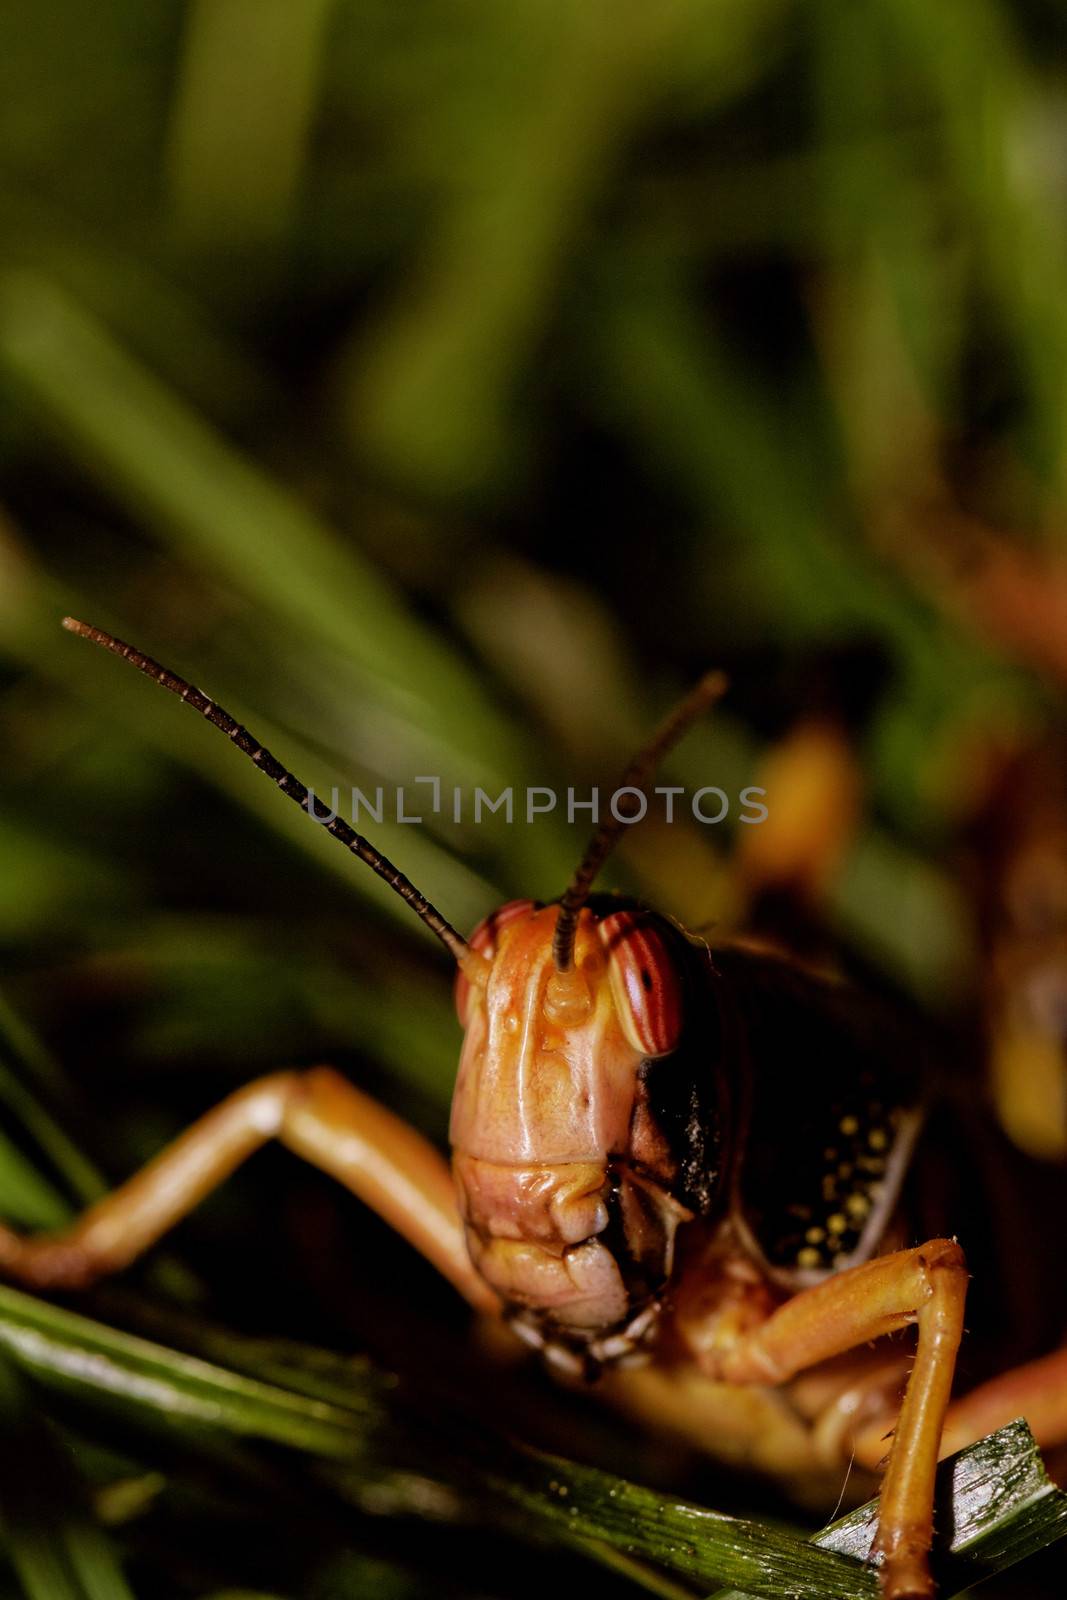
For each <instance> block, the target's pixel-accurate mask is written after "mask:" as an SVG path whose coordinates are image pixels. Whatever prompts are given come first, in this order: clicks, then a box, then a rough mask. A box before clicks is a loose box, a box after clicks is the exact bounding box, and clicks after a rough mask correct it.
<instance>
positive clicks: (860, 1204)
mask: <svg viewBox="0 0 1067 1600" xmlns="http://www.w3.org/2000/svg"><path fill="white" fill-rule="evenodd" d="M870 1209H871V1202H870V1201H869V1200H868V1199H867V1196H866V1195H865V1194H850V1195H849V1197H848V1199H847V1200H846V1201H845V1210H846V1211H847V1212H848V1214H849V1216H850V1217H858V1218H862V1217H865V1216H867V1214H868V1212H869V1211H870Z"/></svg>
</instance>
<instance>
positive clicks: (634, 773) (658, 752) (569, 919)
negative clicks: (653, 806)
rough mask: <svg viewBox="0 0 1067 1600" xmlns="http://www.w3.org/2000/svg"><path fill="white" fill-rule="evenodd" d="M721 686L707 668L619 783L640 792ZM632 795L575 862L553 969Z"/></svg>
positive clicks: (563, 957)
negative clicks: (576, 862)
mask: <svg viewBox="0 0 1067 1600" xmlns="http://www.w3.org/2000/svg"><path fill="white" fill-rule="evenodd" d="M725 691H726V675H725V673H722V672H709V673H706V674H705V676H704V677H703V678H701V680H700V682H699V683H698V684H696V685H695V687H694V688H692V689H691V690H690V691H689V693H688V694H687V695H686V697H685V699H684V700H682V701H680V702H679V704H678V705H677V706H675V708H674V710H673V711H672V712H671V713H670V715H669V716H668V717H667V718H666V719H665V720H664V721H663V722H662V723H661V724H660V726H659V727H658V728H657V729H656V731H655V733H654V734H653V735H652V737H651V739H650V740H649V741H648V743H647V744H646V745H645V746H644V748H643V749H641V750H639V751H638V753H637V755H636V756H634V758H633V760H632V761H631V762H630V765H629V766H628V767H627V768H626V771H625V772H624V773H623V775H622V777H621V779H620V780H619V785H618V787H619V788H620V789H636V790H638V791H639V792H640V793H643V792H644V790H645V786H646V784H647V783H648V781H649V779H650V778H651V777H652V775H653V773H654V772H655V770H656V768H657V767H658V766H659V763H660V762H661V761H662V759H663V757H664V756H665V755H666V754H667V751H668V750H670V749H671V748H672V746H674V745H676V744H677V743H678V740H679V739H680V738H681V737H682V734H683V733H685V731H686V729H687V728H689V727H690V725H691V724H692V723H693V722H695V721H696V719H697V717H699V716H700V714H701V712H702V711H706V710H707V708H708V706H710V705H713V704H714V702H715V701H716V700H718V699H719V698H720V697H721V696H722V695H723V694H724V693H725ZM637 804H638V801H637V796H636V795H628V796H624V798H623V800H620V801H619V803H618V804H617V805H616V807H615V809H614V811H612V812H611V813H610V814H609V815H608V816H607V817H605V819H604V821H603V822H602V823H601V824H600V826H599V827H598V828H597V830H596V832H595V833H594V834H593V837H592V838H591V839H590V841H589V844H588V846H587V848H586V852H585V855H584V856H583V857H582V859H581V861H580V862H579V864H578V868H577V871H576V872H575V874H574V877H573V878H572V879H571V881H570V883H569V884H568V886H567V890H566V893H565V894H564V895H563V897H562V899H561V900H560V903H559V916H558V917H557V918H556V931H555V934H554V935H553V938H552V958H553V960H554V961H555V964H556V970H557V972H566V971H567V969H568V968H569V966H570V964H571V960H572V958H573V956H574V936H575V933H576V932H577V929H578V913H579V912H580V911H581V909H582V907H583V906H584V905H585V902H586V900H587V899H588V898H589V891H590V889H591V888H592V887H593V880H594V879H595V877H596V875H597V873H598V872H599V871H600V869H601V867H602V866H603V865H604V862H605V861H606V860H607V858H608V856H609V855H610V854H611V852H612V850H613V849H614V848H615V842H616V840H617V839H618V837H619V834H620V833H621V832H622V830H623V828H625V827H626V826H627V819H628V817H630V816H631V815H632V814H633V813H634V812H635V811H636V809H637Z"/></svg>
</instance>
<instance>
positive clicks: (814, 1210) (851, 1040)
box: [715, 950, 922, 1286]
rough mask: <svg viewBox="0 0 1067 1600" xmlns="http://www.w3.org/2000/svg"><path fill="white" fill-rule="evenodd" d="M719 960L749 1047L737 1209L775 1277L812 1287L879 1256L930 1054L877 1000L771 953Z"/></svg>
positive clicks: (735, 953) (724, 954) (726, 955)
mask: <svg viewBox="0 0 1067 1600" xmlns="http://www.w3.org/2000/svg"><path fill="white" fill-rule="evenodd" d="M715 959H716V964H717V967H718V969H719V971H720V972H721V975H722V981H723V983H724V984H727V985H729V988H730V991H731V997H732V1000H733V1002H734V1003H735V1004H736V1006H737V1010H738V1017H739V1023H740V1028H739V1036H740V1038H741V1039H742V1041H743V1046H744V1058H743V1059H742V1060H740V1061H739V1062H738V1064H737V1066H738V1071H739V1073H740V1076H741V1080H742V1082H743V1088H744V1090H745V1096H746V1102H747V1103H746V1106H745V1109H744V1112H743V1116H744V1127H743V1130H742V1135H741V1146H740V1149H739V1151H738V1159H737V1166H736V1171H735V1174H734V1178H733V1193H732V1208H733V1211H734V1215H735V1217H736V1218H737V1220H738V1222H739V1224H740V1226H741V1227H742V1230H743V1233H744V1234H745V1235H747V1237H748V1238H749V1240H750V1243H751V1244H753V1245H754V1246H755V1248H756V1250H757V1253H758V1254H759V1255H760V1257H761V1258H762V1260H763V1263H764V1264H765V1266H766V1267H768V1268H769V1269H770V1270H771V1272H772V1275H773V1276H774V1277H775V1278H776V1279H777V1280H778V1281H780V1282H782V1283H783V1284H792V1285H794V1286H795V1285H799V1284H802V1283H804V1282H811V1281H814V1280H816V1279H817V1278H818V1277H820V1276H824V1275H826V1274H828V1273H830V1272H833V1271H836V1270H839V1269H840V1268H841V1267H843V1266H846V1265H854V1264H856V1263H857V1262H858V1261H861V1260H866V1259H868V1258H869V1257H870V1256H872V1255H873V1254H874V1253H875V1251H876V1250H877V1247H878V1243H879V1240H880V1239H881V1237H882V1235H883V1234H884V1233H885V1230H886V1225H887V1223H888V1221H889V1219H890V1217H891V1214H892V1212H893V1209H894V1207H895V1205H896V1203H897V1200H898V1197H899V1193H900V1188H901V1184H902V1182H903V1178H904V1175H905V1171H906V1167H907V1162H908V1158H909V1156H910V1150H911V1144H912V1141H913V1140H914V1137H915V1133H916V1131H917V1127H918V1121H919V1114H918V1106H919V1102H920V1098H921V1093H920V1091H921V1087H922V1084H921V1078H922V1061H921V1057H920V1055H919V1053H918V1052H917V1050H916V1041H915V1039H914V1038H913V1037H912V1036H911V1034H910V1033H909V1032H906V1030H905V1028H904V1027H903V1025H902V1024H901V1023H900V1021H899V1019H898V1018H897V1016H896V1014H895V1013H892V1012H889V1011H888V1010H887V1008H886V1006H885V1005H884V1004H883V1003H882V1002H881V1001H879V1000H877V999H875V998H874V997H872V996H870V995H866V994H859V993H857V992H856V991H855V990H853V989H852V988H850V987H849V986H847V985H845V984H839V983H835V982H832V981H830V980H824V979H821V978H819V977H817V976H816V975H814V974H812V973H809V972H807V971H806V970H804V969H802V968H800V967H798V966H796V965H794V964H792V963H790V962H788V961H786V960H784V959H779V958H775V957H773V956H769V955H768V956H764V955H757V954H754V953H752V952H749V951H744V950H723V951H721V952H719V951H717V952H716V958H715Z"/></svg>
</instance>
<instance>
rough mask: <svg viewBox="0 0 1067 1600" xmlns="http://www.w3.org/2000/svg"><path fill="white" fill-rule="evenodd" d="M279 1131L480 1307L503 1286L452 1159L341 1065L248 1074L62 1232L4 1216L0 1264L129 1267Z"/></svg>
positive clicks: (31, 1274)
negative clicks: (482, 1254) (457, 1187)
mask: <svg viewBox="0 0 1067 1600" xmlns="http://www.w3.org/2000/svg"><path fill="white" fill-rule="evenodd" d="M268 1139H279V1140H280V1141H281V1142H282V1143H283V1144H285V1145H287V1146H288V1147H289V1149H291V1150H293V1151H295V1152H296V1153H297V1154H298V1155H301V1156H303V1157H304V1159H305V1160H306V1161H309V1162H311V1164H312V1165H313V1166H316V1167H319V1168H321V1169H322V1171H324V1172H328V1173H329V1174H330V1175H331V1177H334V1178H336V1179H338V1181H339V1182H341V1183H343V1184H344V1185H345V1187H346V1188H348V1189H350V1190H351V1191H352V1193H353V1194H356V1195H358V1196H359V1198H360V1199H361V1200H363V1201H364V1202H365V1203H366V1204H367V1205H369V1206H370V1207H371V1208H372V1209H373V1210H374V1211H376V1212H378V1214H379V1215H380V1216H381V1217H383V1218H384V1219H385V1221H386V1222H388V1223H389V1224H390V1225H391V1226H392V1227H393V1228H395V1229H396V1231H397V1232H398V1233H400V1234H401V1235H402V1236H403V1237H404V1238H406V1239H407V1240H408V1241H409V1242H410V1243H411V1244H413V1245H414V1246H415V1247H416V1249H418V1250H419V1251H421V1253H422V1254H423V1255H424V1256H426V1258H427V1259H428V1260H429V1261H431V1262H432V1263H433V1264H434V1266H435V1267H437V1268H438V1270H439V1271H440V1272H441V1273H443V1275H444V1276H445V1277H446V1278H448V1279H449V1280H450V1281H451V1282H452V1283H453V1284H454V1285H455V1287H456V1288H457V1289H458V1290H459V1291H460V1293H461V1294H462V1295H464V1296H465V1297H466V1298H467V1299H468V1300H469V1301H470V1302H471V1304H472V1305H473V1306H475V1307H476V1308H477V1309H479V1310H484V1311H493V1310H496V1309H497V1308H498V1307H497V1301H496V1298H495V1296H493V1294H492V1293H491V1291H490V1290H489V1289H488V1288H487V1287H486V1285H485V1284H484V1283H483V1282H482V1280H481V1279H480V1278H479V1277H478V1276H477V1274H476V1273H475V1271H474V1269H473V1267H472V1266H471V1264H470V1259H469V1257H468V1254H467V1248H466V1245H465V1243H464V1239H463V1227H462V1223H461V1221H460V1217H459V1212H458V1209H457V1206H456V1200H455V1194H454V1190H453V1185H452V1179H451V1174H450V1172H449V1169H448V1163H447V1162H446V1161H445V1159H444V1157H443V1156H442V1155H441V1154H440V1153H439V1152H438V1151H437V1150H435V1149H434V1147H433V1145H431V1144H430V1143H429V1141H428V1140H426V1139H424V1138H423V1137H422V1135H421V1134H419V1133H417V1132H416V1131H415V1130H414V1129H413V1128H411V1127H409V1125H408V1124H407V1123H406V1122H404V1121H403V1120H402V1119H401V1118H400V1117H398V1116H396V1115H395V1114H394V1113H393V1112H391V1111H388V1110H386V1108H385V1107H384V1106H381V1105H379V1104H378V1103H377V1101H375V1100H372V1099H371V1098H370V1097H369V1096H368V1095H365V1094H362V1093H361V1092H360V1091H359V1090H358V1089H356V1088H354V1087H353V1085H352V1084H350V1083H349V1082H348V1081H347V1080H346V1079H345V1078H343V1077H341V1075H340V1074H339V1073H337V1072H335V1071H334V1070H333V1068H331V1067H315V1068H313V1069H311V1070H310V1071H308V1072H277V1073H272V1074H271V1075H270V1076H269V1077H265V1078H259V1079H257V1080H256V1081H255V1082H253V1083H249V1084H246V1085H245V1087H244V1088H242V1089H238V1090H237V1091H236V1093H234V1094H232V1095H230V1096H229V1097H228V1098H227V1099H226V1100H224V1101H223V1102H222V1103H221V1105H218V1106H216V1107H215V1108H214V1110H212V1111H209V1112H208V1113H207V1114H206V1115H205V1116H203V1117H201V1118H200V1120H199V1121H198V1122H195V1123H194V1124H193V1126H192V1127H191V1128H189V1129H187V1130H186V1132H185V1133H183V1134H181V1135H180V1136H179V1137H178V1138H177V1139H176V1140H175V1141H174V1143H173V1144H171V1145H168V1146H167V1148H166V1149H165V1150H163V1151H162V1152H161V1153H160V1154H159V1155H158V1156H156V1157H155V1158H154V1160H152V1161H150V1162H149V1164H148V1165H147V1166H146V1167H144V1168H143V1169H142V1170H141V1171H140V1172H138V1173H137V1174H135V1176H134V1177H132V1178H130V1179H129V1180H128V1181H127V1182H126V1183H124V1184H123V1185H122V1186H121V1187H120V1188H118V1189H116V1190H115V1191H114V1192H113V1193H112V1194H109V1195H107V1196H106V1197H105V1198H104V1199H103V1200H100V1201H98V1202H97V1203H96V1204H95V1205H93V1206H91V1207H90V1208H89V1210H87V1211H86V1212H84V1213H83V1214H82V1216H81V1217H79V1218H78V1219H77V1221H76V1222H74V1223H73V1224H71V1226H70V1227H68V1228H65V1229H63V1230H62V1232H59V1233H51V1234H37V1235H32V1236H29V1237H20V1236H19V1235H18V1234H15V1233H13V1232H12V1231H11V1230H10V1229H8V1228H5V1227H3V1226H0V1272H2V1273H3V1274H4V1275H5V1276H7V1277H10V1278H14V1279H16V1280H17V1281H19V1282H21V1283H24V1284H26V1285H27V1286H29V1287H31V1288H37V1289H61V1288H82V1287H84V1286H85V1285H87V1284H89V1283H91V1282H93V1281H94V1280H95V1279H97V1278H100V1277H104V1276H106V1275H107V1274H108V1273H112V1272H118V1271H120V1270H121V1269H122V1268H123V1267H125V1266H128V1265H129V1263H130V1262H131V1261H133V1260H134V1259H135V1258H136V1257H137V1256H139V1255H141V1254H142V1253H143V1252H144V1251H145V1250H147V1249H148V1248H149V1246H150V1245H152V1244H154V1243H155V1242H156V1240H157V1239H159V1238H160V1237H161V1235H163V1234H164V1233H166V1232H167V1230H168V1229H169V1228H171V1227H173V1226H174V1224H175V1223H176V1222H178V1221H180V1220H181V1218H182V1217H184V1216H185V1215H187V1213H188V1212H190V1211H191V1210H192V1209H193V1207H194V1206H196V1205H197V1204H198V1203H199V1202H200V1201H201V1200H202V1199H203V1198H204V1197H205V1195H207V1194H209V1193H210V1192H211V1190H212V1189H215V1188H216V1187H217V1186H218V1185H219V1184H220V1183H222V1182H223V1180H224V1179H226V1178H228V1177H229V1175H230V1173H231V1172H233V1170H234V1169H235V1168H236V1167H238V1166H239V1165H240V1163H241V1162H242V1161H244V1160H246V1158H247V1157H248V1156H250V1155H251V1154H252V1153H253V1152H254V1151H255V1150H258V1149H259V1147H260V1146H261V1145H263V1144H265V1143H266V1142H267V1140H268Z"/></svg>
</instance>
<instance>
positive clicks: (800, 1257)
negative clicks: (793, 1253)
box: [797, 1245, 821, 1267]
mask: <svg viewBox="0 0 1067 1600" xmlns="http://www.w3.org/2000/svg"><path fill="white" fill-rule="evenodd" d="M820 1259H821V1257H820V1255H819V1252H818V1251H817V1250H813V1249H812V1248H811V1246H810V1245H805V1246H804V1249H803V1250H798V1251H797V1266H798V1267H817V1266H818V1265H819V1261H820Z"/></svg>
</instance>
